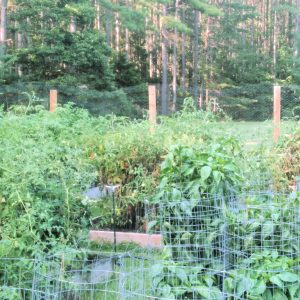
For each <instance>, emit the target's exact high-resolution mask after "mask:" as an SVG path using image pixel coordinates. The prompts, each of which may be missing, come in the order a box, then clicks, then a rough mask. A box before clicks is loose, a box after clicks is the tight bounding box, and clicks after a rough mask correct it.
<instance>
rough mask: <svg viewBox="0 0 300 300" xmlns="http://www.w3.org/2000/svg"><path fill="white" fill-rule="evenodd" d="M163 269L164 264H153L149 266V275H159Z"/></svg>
mask: <svg viewBox="0 0 300 300" xmlns="http://www.w3.org/2000/svg"><path fill="white" fill-rule="evenodd" d="M163 270H164V266H163V265H161V264H156V265H154V266H152V267H151V271H150V272H151V276H152V277H155V276H157V275H161V273H162V272H163Z"/></svg>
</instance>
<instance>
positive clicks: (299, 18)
mask: <svg viewBox="0 0 300 300" xmlns="http://www.w3.org/2000/svg"><path fill="white" fill-rule="evenodd" d="M296 6H297V14H296V20H295V36H294V57H298V54H299V29H300V0H296Z"/></svg>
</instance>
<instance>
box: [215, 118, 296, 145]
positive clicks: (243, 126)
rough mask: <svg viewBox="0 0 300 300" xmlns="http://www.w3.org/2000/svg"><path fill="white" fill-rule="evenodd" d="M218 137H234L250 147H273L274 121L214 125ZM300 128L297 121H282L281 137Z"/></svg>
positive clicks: (230, 122)
mask: <svg viewBox="0 0 300 300" xmlns="http://www.w3.org/2000/svg"><path fill="white" fill-rule="evenodd" d="M211 126H214V131H215V132H216V134H217V135H222V134H223V135H224V134H228V135H234V136H236V137H237V138H238V139H239V140H240V141H242V142H243V143H245V144H246V146H248V147H251V148H252V147H255V146H259V145H264V146H266V147H269V146H272V145H273V144H274V142H273V128H274V126H273V121H264V122H243V121H241V122H233V121H229V122H220V123H212V124H211ZM298 126H299V123H298V122H296V121H282V124H281V137H283V136H285V135H287V134H292V133H293V132H294V131H295V130H296V129H297V128H298Z"/></svg>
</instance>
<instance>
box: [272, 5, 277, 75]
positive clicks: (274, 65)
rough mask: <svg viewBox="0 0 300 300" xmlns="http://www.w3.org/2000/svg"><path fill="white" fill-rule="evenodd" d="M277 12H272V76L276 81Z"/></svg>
mask: <svg viewBox="0 0 300 300" xmlns="http://www.w3.org/2000/svg"><path fill="white" fill-rule="evenodd" d="M277 25H278V24H277V11H276V9H275V11H274V27H273V31H274V32H273V75H274V78H275V79H276V65H277Z"/></svg>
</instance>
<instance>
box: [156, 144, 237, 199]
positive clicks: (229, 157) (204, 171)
mask: <svg viewBox="0 0 300 300" xmlns="http://www.w3.org/2000/svg"><path fill="white" fill-rule="evenodd" d="M216 142H217V143H216V144H215V143H212V144H209V145H201V144H200V147H199V146H198V148H197V146H196V147H193V148H191V147H185V146H175V147H173V148H172V149H171V152H170V153H169V154H168V155H167V157H166V159H165V161H164V162H163V164H162V167H161V183H160V186H159V193H158V198H160V197H162V196H163V195H164V193H170V195H169V196H170V197H171V198H170V199H169V200H176V201H177V200H180V199H186V197H187V199H197V198H199V196H200V195H201V194H203V193H211V194H221V195H226V194H228V193H230V192H232V191H233V189H234V188H237V187H238V185H239V180H240V177H239V175H238V173H239V168H238V164H237V162H236V161H235V160H238V158H240V155H241V153H240V148H239V145H238V142H237V141H236V140H234V139H224V140H222V139H221V140H217V141H216ZM174 197H175V198H174Z"/></svg>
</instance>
